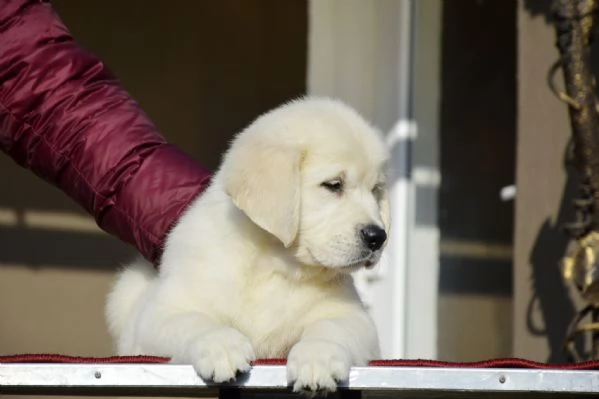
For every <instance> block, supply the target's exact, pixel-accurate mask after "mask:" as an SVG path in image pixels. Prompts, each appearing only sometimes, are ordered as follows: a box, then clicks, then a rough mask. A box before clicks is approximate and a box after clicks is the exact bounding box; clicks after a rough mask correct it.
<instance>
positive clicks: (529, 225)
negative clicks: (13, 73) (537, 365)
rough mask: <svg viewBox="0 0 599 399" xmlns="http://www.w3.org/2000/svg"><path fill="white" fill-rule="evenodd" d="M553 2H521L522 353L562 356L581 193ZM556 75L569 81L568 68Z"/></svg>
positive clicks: (517, 278) (517, 315) (518, 310)
mask: <svg viewBox="0 0 599 399" xmlns="http://www.w3.org/2000/svg"><path fill="white" fill-rule="evenodd" d="M549 3H550V2H547V4H543V2H538V1H537V2H535V1H520V2H519V13H518V15H519V18H518V30H519V35H518V47H519V48H518V69H519V72H518V81H519V87H518V101H519V107H518V154H517V162H518V166H517V189H518V193H517V201H516V226H515V264H514V303H515V305H514V355H516V356H520V357H525V358H528V359H532V360H538V361H547V360H550V361H562V360H564V357H563V353H562V349H561V345H562V343H563V338H564V332H565V330H566V328H567V326H568V324H569V322H570V320H571V318H572V316H573V310H574V308H573V305H572V302H571V300H570V298H569V295H568V292H567V290H566V289H565V287H564V284H563V282H562V279H561V275H560V271H559V266H558V262H559V260H560V257H561V256H562V255H563V253H564V249H565V245H566V237H565V235H564V234H563V232H562V231H561V230H560V226H559V225H560V224H561V223H563V222H566V221H571V220H573V219H572V207H571V202H570V201H571V198H572V197H571V195H572V194H574V193H575V192H573V190H572V189H573V188H574V187H573V185H572V181H571V180H569V179H568V176H567V173H566V171H565V170H564V167H563V159H564V154H565V148H566V144H567V141H568V137H569V134H570V130H569V121H568V115H567V108H566V105H565V104H563V103H562V102H560V101H559V100H557V99H556V98H555V97H554V96H553V95H552V94H551V93H550V91H549V89H548V86H547V80H546V79H547V72H548V70H549V67H550V66H551V65H552V64H553V62H554V61H555V60H556V59H557V57H558V53H557V49H556V48H555V46H554V43H555V33H554V30H553V27H552V26H551V25H550V24H549V23H548V20H547V16H548V11H549ZM556 82H558V87H563V84H562V82H563V80H562V76H561V73H560V74H558V75H557V79H556ZM564 195H566V198H565V199H564Z"/></svg>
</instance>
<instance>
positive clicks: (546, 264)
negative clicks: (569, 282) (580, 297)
mask: <svg viewBox="0 0 599 399" xmlns="http://www.w3.org/2000/svg"><path fill="white" fill-rule="evenodd" d="M577 187H578V179H577V178H576V174H575V173H574V172H573V171H569V173H568V177H567V180H566V184H565V186H564V190H563V195H562V199H561V202H560V209H559V213H558V215H557V217H556V218H555V221H554V222H553V223H552V221H550V220H547V221H545V223H544V224H543V226H542V227H541V229H540V230H539V233H538V235H537V238H536V240H535V243H534V246H533V248H532V251H531V255H530V267H531V284H532V293H533V296H532V298H530V301H529V303H528V307H527V312H526V317H527V320H526V324H527V327H528V331H529V332H530V333H531V334H532V335H536V336H544V337H546V338H547V344H548V348H549V356H548V358H547V361H548V362H565V361H566V360H567V359H566V356H565V353H564V350H563V348H564V347H563V344H564V338H565V336H566V331H567V329H568V326H569V324H570V322H571V321H572V318H573V317H574V315H575V313H576V308H575V304H574V303H573V302H572V299H571V296H570V294H569V289H568V287H567V286H566V285H565V283H564V280H563V278H562V274H561V269H560V261H561V259H562V257H563V255H564V253H565V250H566V246H567V244H568V237H567V236H566V234H565V232H564V231H563V229H562V226H563V225H564V223H571V222H572V221H574V210H573V206H572V199H573V198H574V197H575V195H576V193H577ZM537 312H538V313H539V314H540V318H541V320H535V317H534V315H535V314H536V313H537Z"/></svg>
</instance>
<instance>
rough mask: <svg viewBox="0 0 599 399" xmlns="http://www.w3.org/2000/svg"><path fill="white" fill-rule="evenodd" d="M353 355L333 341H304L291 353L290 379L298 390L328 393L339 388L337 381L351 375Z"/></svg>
mask: <svg viewBox="0 0 599 399" xmlns="http://www.w3.org/2000/svg"><path fill="white" fill-rule="evenodd" d="M350 367H351V359H350V356H349V354H348V353H347V351H345V350H344V349H343V348H342V347H341V346H340V345H338V344H335V343H333V342H329V341H317V340H311V341H300V342H298V343H297V344H296V345H295V346H294V347H293V348H292V349H291V352H290V353H289V359H288V361H287V380H288V382H289V383H293V390H294V391H295V392H303V393H306V391H308V392H310V393H311V394H312V395H311V396H314V395H316V394H319V395H321V394H326V393H330V392H335V391H336V390H337V381H343V380H346V379H347V378H348V377H349V370H350Z"/></svg>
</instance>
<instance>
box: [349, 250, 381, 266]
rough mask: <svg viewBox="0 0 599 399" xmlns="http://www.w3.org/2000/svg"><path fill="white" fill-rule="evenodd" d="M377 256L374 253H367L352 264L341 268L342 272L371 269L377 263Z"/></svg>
mask: <svg viewBox="0 0 599 399" xmlns="http://www.w3.org/2000/svg"><path fill="white" fill-rule="evenodd" d="M378 258H379V257H378V255H377V253H376V252H370V251H369V252H367V253H366V254H365V255H363V256H362V257H361V258H360V259H358V260H356V261H353V262H352V263H350V264H348V265H345V266H342V267H341V268H342V269H344V270H349V269H351V270H358V269H360V268H362V267H364V268H366V269H372V268H373V267H374V266H375V265H376V264H377V263H378Z"/></svg>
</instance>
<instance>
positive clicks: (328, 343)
mask: <svg viewBox="0 0 599 399" xmlns="http://www.w3.org/2000/svg"><path fill="white" fill-rule="evenodd" d="M355 312H356V313H354V314H353V315H352V314H348V315H346V316H345V317H338V318H327V319H321V320H318V321H315V322H313V323H311V324H309V325H308V326H307V327H306V328H305V330H304V333H303V334H302V337H301V339H300V341H299V342H298V343H297V344H295V345H294V346H293V347H292V348H291V351H290V353H289V358H288V360H287V379H288V382H289V383H290V384H292V383H293V390H294V391H296V392H298V391H306V390H307V391H313V392H314V391H325V392H326V391H328V392H334V391H335V390H336V389H337V382H338V381H344V380H347V378H348V377H349V371H350V368H351V366H365V365H367V364H368V361H369V360H372V359H374V358H376V357H378V353H379V349H378V340H377V335H376V330H375V328H374V325H373V323H372V321H371V320H370V317H368V315H367V314H366V313H364V312H362V311H360V310H358V311H355Z"/></svg>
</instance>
